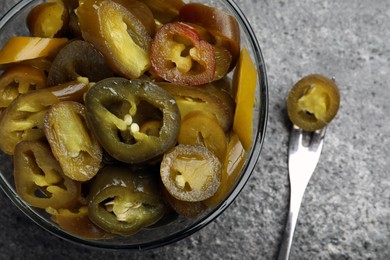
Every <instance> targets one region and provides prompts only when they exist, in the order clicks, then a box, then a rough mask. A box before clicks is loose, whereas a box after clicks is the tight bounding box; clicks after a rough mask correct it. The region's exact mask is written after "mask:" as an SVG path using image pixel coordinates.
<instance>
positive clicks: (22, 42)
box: [0, 36, 68, 65]
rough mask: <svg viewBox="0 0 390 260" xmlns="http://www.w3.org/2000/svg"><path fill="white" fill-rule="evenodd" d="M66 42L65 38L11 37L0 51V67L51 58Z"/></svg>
mask: <svg viewBox="0 0 390 260" xmlns="http://www.w3.org/2000/svg"><path fill="white" fill-rule="evenodd" d="M67 42H68V39H66V38H41V37H29V36H13V37H11V38H10V39H9V40H8V41H7V43H6V44H5V45H4V47H3V48H2V49H1V50H0V65H8V64H12V63H16V62H22V61H31V60H36V59H43V58H53V57H54V56H55V55H56V54H57V53H58V51H59V50H60V49H61V47H63V46H64V45H65V43H67Z"/></svg>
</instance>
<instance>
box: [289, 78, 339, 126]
mask: <svg viewBox="0 0 390 260" xmlns="http://www.w3.org/2000/svg"><path fill="white" fill-rule="evenodd" d="M339 106H340V92H339V89H338V87H337V85H336V84H335V82H334V81H333V80H331V79H329V78H327V77H325V76H323V75H320V74H310V75H308V76H305V77H303V78H302V79H301V80H299V81H298V82H297V83H296V84H295V85H294V86H293V88H292V89H291V91H290V92H289V94H288V97H287V112H288V116H289V118H290V120H291V121H292V122H293V123H294V124H295V125H297V126H298V127H300V128H302V129H303V130H305V131H315V130H318V129H321V128H323V127H324V126H326V125H327V124H328V123H329V122H330V121H331V120H332V119H333V118H334V117H335V116H336V114H337V111H338V109H339Z"/></svg>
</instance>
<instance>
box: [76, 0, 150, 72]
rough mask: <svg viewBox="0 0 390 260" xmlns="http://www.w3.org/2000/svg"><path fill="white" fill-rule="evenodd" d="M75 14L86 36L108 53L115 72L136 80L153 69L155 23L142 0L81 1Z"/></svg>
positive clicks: (104, 53) (106, 54)
mask: <svg viewBox="0 0 390 260" xmlns="http://www.w3.org/2000/svg"><path fill="white" fill-rule="evenodd" d="M76 13H77V16H78V18H79V23H80V29H81V32H82V35H83V38H84V39H85V40H86V41H88V42H91V43H92V44H93V45H94V46H95V48H96V49H98V50H99V51H100V52H101V53H102V54H103V55H104V56H105V58H106V60H107V62H108V64H109V65H110V66H111V68H112V69H113V70H114V71H115V72H116V73H118V74H119V75H121V76H123V77H126V78H129V79H135V78H138V77H140V76H141V75H142V74H143V73H144V72H145V71H147V70H148V69H149V68H150V66H151V64H150V58H149V50H150V44H151V40H152V38H151V37H152V36H153V34H154V31H155V23H154V19H153V14H152V13H151V11H150V10H149V9H148V8H147V7H146V6H145V5H144V4H143V3H141V2H139V1H125V0H112V1H109V0H103V1H100V0H99V1H98V0H80V5H79V7H78V8H77V12H76ZM141 15H142V19H140V18H139V17H140V16H141ZM145 24H147V26H145Z"/></svg>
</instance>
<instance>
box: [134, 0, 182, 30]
mask: <svg viewBox="0 0 390 260" xmlns="http://www.w3.org/2000/svg"><path fill="white" fill-rule="evenodd" d="M140 1H141V2H143V3H145V4H146V5H147V6H148V7H149V8H150V10H151V11H152V13H153V16H154V18H155V19H156V20H158V22H160V23H163V24H165V23H169V22H171V21H172V20H173V19H174V18H176V17H177V16H178V15H179V10H180V8H181V7H182V6H184V2H183V1H182V0H140Z"/></svg>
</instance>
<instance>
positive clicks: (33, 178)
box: [14, 141, 81, 209]
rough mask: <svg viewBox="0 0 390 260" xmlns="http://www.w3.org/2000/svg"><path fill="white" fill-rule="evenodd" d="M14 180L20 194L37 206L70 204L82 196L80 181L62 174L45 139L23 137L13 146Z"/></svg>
mask: <svg viewBox="0 0 390 260" xmlns="http://www.w3.org/2000/svg"><path fill="white" fill-rule="evenodd" d="M14 180H15V188H16V192H17V193H18V194H19V196H20V197H21V198H22V199H23V200H25V201H26V202H27V203H29V204H30V205H31V206H34V207H38V208H48V207H51V208H54V209H59V208H71V207H73V206H74V205H75V204H76V203H77V202H78V199H79V198H80V196H81V185H80V183H79V182H76V181H73V180H71V179H69V178H67V177H66V176H65V175H64V174H63V172H62V169H61V167H60V165H59V164H58V162H57V160H56V159H55V158H54V156H53V154H52V153H51V150H50V147H49V146H48V145H47V144H46V143H44V142H39V141H35V142H33V141H23V142H20V143H19V144H18V145H17V146H16V148H15V154H14Z"/></svg>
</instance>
